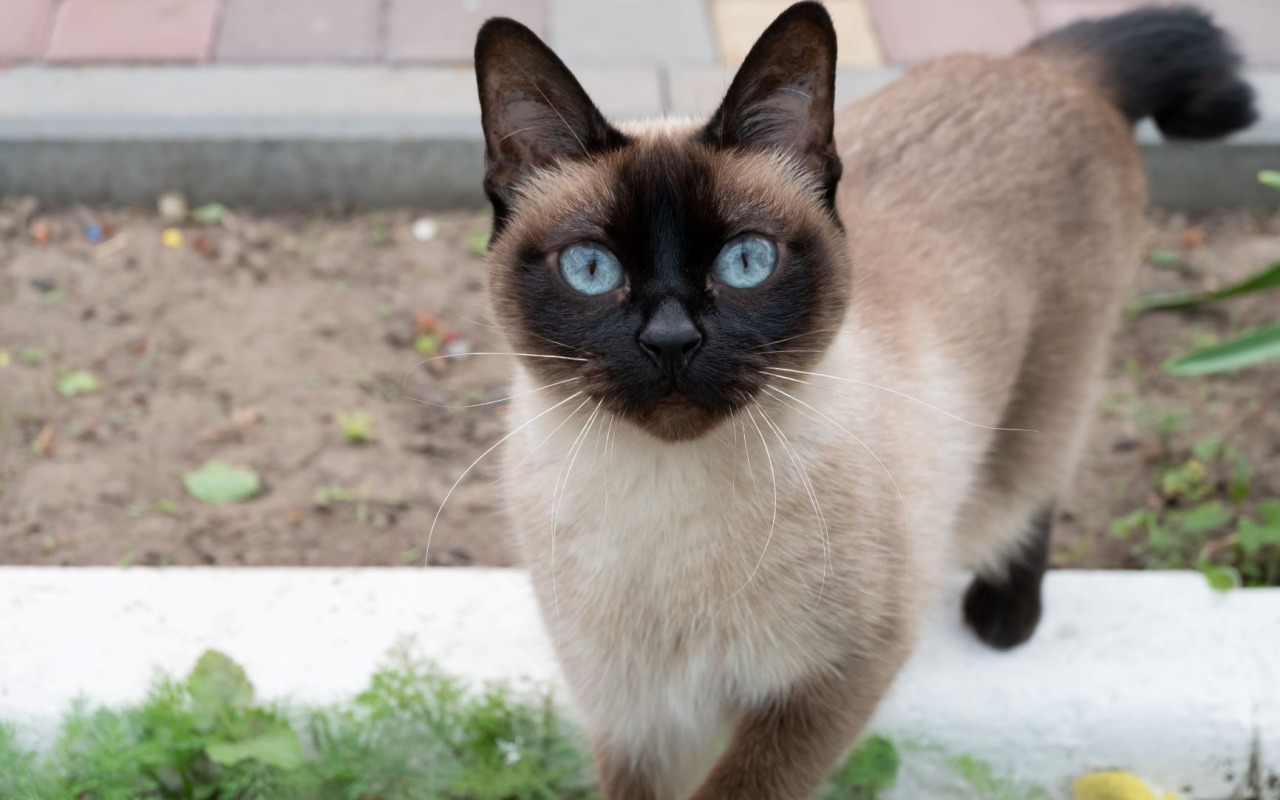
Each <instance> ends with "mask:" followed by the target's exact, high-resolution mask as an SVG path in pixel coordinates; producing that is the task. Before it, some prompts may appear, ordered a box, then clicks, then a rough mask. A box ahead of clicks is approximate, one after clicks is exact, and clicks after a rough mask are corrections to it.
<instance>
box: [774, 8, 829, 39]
mask: <svg viewBox="0 0 1280 800" xmlns="http://www.w3.org/2000/svg"><path fill="white" fill-rule="evenodd" d="M783 21H785V22H787V23H795V22H801V21H803V22H807V23H810V24H814V25H817V26H818V27H819V28H822V30H823V32H824V33H827V34H829V35H830V36H831V37H832V38H833V39H834V38H835V34H836V26H835V23H834V22H832V21H831V12H830V11H827V7H826V6H825V5H823V4H822V3H820V2H818V1H817V0H802V1H801V2H799V3H794V4H792V5H791V6H789V7H788V8H787V10H786V11H783V12H782V13H781V14H779V15H778V18H777V20H775V23H781V22H783Z"/></svg>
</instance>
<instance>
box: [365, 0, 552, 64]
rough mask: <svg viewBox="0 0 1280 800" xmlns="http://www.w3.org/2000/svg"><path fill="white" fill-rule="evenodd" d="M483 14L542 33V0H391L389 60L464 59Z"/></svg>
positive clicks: (544, 24) (544, 5) (467, 58)
mask: <svg viewBox="0 0 1280 800" xmlns="http://www.w3.org/2000/svg"><path fill="white" fill-rule="evenodd" d="M489 17H511V18H512V19H515V20H518V21H520V22H523V23H524V24H525V25H528V26H529V27H530V28H532V29H533V32H534V33H536V34H538V35H539V36H541V37H543V38H546V32H547V0H391V14H390V17H389V18H388V21H387V55H388V56H389V57H390V59H391V60H392V61H432V62H455V63H456V62H469V61H470V60H471V55H472V52H473V51H474V49H475V39H476V31H477V30H479V28H480V25H481V24H482V23H483V22H484V21H485V20H486V19H488V18H489Z"/></svg>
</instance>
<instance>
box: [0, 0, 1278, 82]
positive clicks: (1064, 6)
mask: <svg viewBox="0 0 1280 800" xmlns="http://www.w3.org/2000/svg"><path fill="white" fill-rule="evenodd" d="M787 5H788V2H786V0H269V1H268V0H3V3H0V8H2V10H3V14H4V17H5V24H4V25H3V26H0V61H8V62H11V63H19V62H44V63H50V64H55V63H83V64H104V63H170V64H205V63H227V64H235V63H241V64H243V63H253V64H273V63H330V62H332V63H342V64H376V63H392V64H439V65H456V64H465V63H466V62H468V61H469V60H470V57H471V48H472V44H473V36H474V33H475V30H476V29H477V28H478V27H479V25H480V23H481V22H482V21H483V20H484V19H485V18H487V17H490V16H509V17H514V18H515V19H518V20H520V21H522V22H524V23H525V24H527V25H528V26H529V27H531V28H532V29H533V30H534V31H536V32H538V33H539V34H540V35H541V36H543V37H544V38H546V39H547V40H548V41H549V42H550V44H551V45H552V47H554V48H555V49H556V50H557V52H559V53H560V54H561V55H562V56H563V57H564V58H565V60H566V61H567V62H568V63H569V64H570V65H571V66H578V65H586V64H595V65H605V64H625V65H630V66H636V65H645V66H652V67H655V68H662V67H694V66H698V67H705V66H710V65H713V64H721V63H726V64H736V63H738V62H739V61H740V60H741V58H742V56H743V55H745V53H746V51H747V49H748V48H749V47H750V46H751V43H752V42H753V41H754V40H755V37H756V36H757V35H758V34H759V32H760V31H761V30H763V28H764V26H765V25H767V24H768V23H769V22H770V21H771V20H772V19H773V18H774V17H775V16H777V14H778V12H779V11H781V10H782V9H783V8H785V7H786V6H787ZM826 5H827V8H828V9H829V10H830V11H831V13H832V16H833V17H834V19H835V22H836V28H837V31H838V33H839V36H840V56H841V57H840V61H841V64H842V65H846V66H880V65H884V64H897V65H907V64H913V63H918V62H920V61H924V60H927V59H930V58H934V57H937V56H940V55H945V54H947V53H951V52H957V51H966V52H969V51H976V52H990V53H1008V52H1012V51H1013V50H1014V49H1016V48H1017V47H1019V46H1020V45H1022V44H1024V43H1026V42H1027V41H1028V40H1029V39H1031V38H1032V36H1034V35H1035V33H1036V32H1037V31H1043V30H1046V29H1048V28H1053V27H1056V26H1059V25H1063V24H1066V23H1068V22H1071V21H1073V20H1076V19H1079V18H1081V17H1086V16H1101V15H1105V14H1111V13H1117V12H1120V11H1123V10H1126V9H1129V8H1134V7H1137V6H1140V5H1143V3H1140V2H1133V1H1132V0H828V2H827V3H826ZM1199 5H1201V6H1203V7H1205V8H1207V9H1209V10H1211V11H1212V12H1214V14H1215V15H1216V16H1217V18H1218V19H1219V20H1220V21H1221V22H1222V23H1223V24H1225V25H1226V26H1227V27H1229V28H1231V29H1232V30H1233V31H1234V32H1236V34H1237V35H1238V36H1239V38H1240V40H1241V43H1242V45H1243V47H1244V50H1245V52H1246V53H1247V54H1248V57H1249V60H1250V61H1251V62H1252V63H1255V64H1259V65H1263V64H1277V63H1280V37H1276V36H1275V35H1274V34H1275V31H1276V30H1277V29H1278V28H1280V17H1278V16H1277V15H1280V5H1278V4H1276V3H1274V2H1271V1H1270V0H1205V2H1201V3H1200V4H1199Z"/></svg>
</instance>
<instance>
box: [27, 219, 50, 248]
mask: <svg viewBox="0 0 1280 800" xmlns="http://www.w3.org/2000/svg"><path fill="white" fill-rule="evenodd" d="M31 238H32V239H35V240H36V241H37V242H38V243H40V244H48V243H49V240H50V239H52V238H53V229H52V228H50V227H49V223H47V222H45V221H44V220H42V219H38V220H36V221H35V222H33V223H31Z"/></svg>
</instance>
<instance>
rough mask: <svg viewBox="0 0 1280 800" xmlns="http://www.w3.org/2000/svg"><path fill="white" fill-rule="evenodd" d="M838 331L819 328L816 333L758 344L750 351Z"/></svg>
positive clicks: (801, 334) (799, 334) (809, 332)
mask: <svg viewBox="0 0 1280 800" xmlns="http://www.w3.org/2000/svg"><path fill="white" fill-rule="evenodd" d="M838 330H840V329H839V328H819V329H818V330H816V331H808V332H806V333H797V334H796V335H795V336H788V337H787V338H785V339H774V340H773V341H772V342H765V343H764V344H758V345H756V346H755V347H753V348H751V349H752V350H759V349H761V348H764V347H768V346H769V345H773V344H782V343H783V342H789V341H791V340H792V339H799V338H801V337H803V336H816V335H818V334H819V333H832V332H834V331H838Z"/></svg>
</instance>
